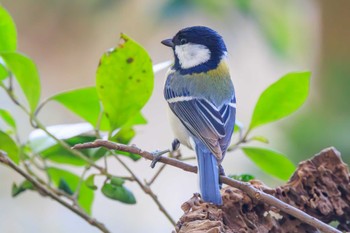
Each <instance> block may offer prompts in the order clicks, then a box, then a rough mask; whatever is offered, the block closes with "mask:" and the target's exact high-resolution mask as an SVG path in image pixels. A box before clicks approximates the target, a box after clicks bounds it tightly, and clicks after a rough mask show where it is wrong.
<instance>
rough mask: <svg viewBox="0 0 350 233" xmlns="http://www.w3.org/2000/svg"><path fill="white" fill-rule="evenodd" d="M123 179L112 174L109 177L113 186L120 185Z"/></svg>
mask: <svg viewBox="0 0 350 233" xmlns="http://www.w3.org/2000/svg"><path fill="white" fill-rule="evenodd" d="M124 182H125V180H123V179H122V178H120V177H116V176H112V177H111V184H112V185H115V186H122V185H123V184H124Z"/></svg>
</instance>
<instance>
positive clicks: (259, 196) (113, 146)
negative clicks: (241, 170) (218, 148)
mask: <svg viewBox="0 0 350 233" xmlns="http://www.w3.org/2000/svg"><path fill="white" fill-rule="evenodd" d="M96 147H105V148H107V149H110V150H119V151H124V152H130V153H134V154H138V155H140V156H142V157H144V158H146V159H148V160H153V159H154V158H155V156H154V155H153V154H152V153H150V152H147V151H144V150H141V149H139V148H137V147H136V146H135V145H132V146H127V145H123V144H118V143H114V142H110V141H106V140H96V141H94V142H88V143H84V144H77V145H75V146H74V147H73V149H86V148H96ZM159 162H162V163H165V164H168V165H171V166H174V167H177V168H180V169H182V170H184V171H188V172H193V173H197V167H196V166H192V165H189V164H187V163H184V162H181V161H179V160H176V159H173V158H168V157H161V158H160V159H159ZM220 180H221V181H222V182H223V183H224V184H227V185H229V186H232V187H235V188H238V189H240V190H242V191H244V192H246V193H247V194H248V195H249V196H250V197H251V198H252V199H255V200H257V201H259V202H263V203H266V204H268V205H271V206H274V207H277V208H278V209H280V210H281V211H283V212H285V213H287V214H290V215H292V216H293V217H295V218H297V219H299V220H300V221H302V222H305V223H307V224H309V225H311V226H313V227H315V228H317V229H319V230H321V231H323V232H325V233H340V231H338V230H337V229H335V228H333V227H331V226H330V225H328V224H325V223H323V222H321V221H320V220H318V219H316V218H314V217H312V216H310V215H308V214H306V213H304V212H303V211H301V210H299V209H297V208H295V207H293V206H291V205H289V204H287V203H284V202H282V201H281V200H279V199H277V198H275V197H273V196H272V195H269V194H267V193H264V192H263V191H261V190H259V189H257V188H255V187H253V186H252V185H251V184H249V183H245V182H241V181H237V180H233V179H230V178H228V177H226V176H220Z"/></svg>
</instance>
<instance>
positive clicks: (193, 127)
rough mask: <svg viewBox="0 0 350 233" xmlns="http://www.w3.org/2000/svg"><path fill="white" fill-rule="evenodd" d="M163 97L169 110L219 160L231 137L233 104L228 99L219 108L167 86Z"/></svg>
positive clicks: (233, 113)
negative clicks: (181, 94) (175, 91)
mask: <svg viewBox="0 0 350 233" xmlns="http://www.w3.org/2000/svg"><path fill="white" fill-rule="evenodd" d="M165 98H166V100H167V102H168V104H169V106H170V108H171V110H172V111H173V112H174V114H175V115H176V116H177V117H178V118H179V119H180V121H181V122H182V123H183V124H184V126H185V127H186V128H187V129H188V130H189V131H190V133H191V134H193V135H194V136H196V137H197V138H198V139H200V140H201V141H202V142H203V143H204V144H205V145H206V146H207V147H208V149H209V150H210V151H211V152H212V153H213V154H214V155H215V156H216V157H217V159H218V160H221V159H222V156H223V151H225V150H226V148H227V146H228V145H225V144H227V141H229V140H230V139H231V134H232V130H233V125H234V120H233V121H232V116H233V117H234V115H235V112H233V110H234V111H235V108H234V107H235V106H234V105H233V104H231V102H230V101H228V102H227V104H224V105H223V106H221V108H220V109H219V108H218V107H216V106H215V105H214V104H213V103H210V102H209V101H207V100H206V99H203V98H198V97H192V96H189V95H183V96H180V95H176V94H175V93H174V92H173V91H172V90H171V89H170V88H169V87H168V88H166V89H165ZM230 119H231V120H230ZM231 128H232V130H231ZM228 143H229V142H228ZM223 146H224V148H222V147H223ZM223 149H224V150H223Z"/></svg>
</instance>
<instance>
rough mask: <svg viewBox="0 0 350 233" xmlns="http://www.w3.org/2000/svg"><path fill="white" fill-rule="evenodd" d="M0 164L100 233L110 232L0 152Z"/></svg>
mask: <svg viewBox="0 0 350 233" xmlns="http://www.w3.org/2000/svg"><path fill="white" fill-rule="evenodd" d="M0 163H3V164H5V165H7V166H9V167H10V168H12V169H13V170H15V171H16V172H17V173H19V174H20V175H22V176H23V177H24V178H25V179H27V180H28V181H30V182H31V183H32V184H33V185H34V187H35V188H36V189H37V191H38V192H39V193H40V194H42V195H44V196H49V197H51V198H52V199H54V200H55V201H57V202H58V203H60V204H61V205H63V206H65V207H66V208H68V209H69V210H71V211H72V212H74V213H75V214H77V215H79V216H80V217H81V218H83V219H84V220H85V221H87V222H88V223H89V224H91V225H92V226H95V227H97V228H98V229H100V230H101V231H102V232H104V233H110V231H109V230H108V229H107V228H106V227H105V226H104V225H103V224H102V223H101V222H99V221H97V220H96V219H95V218H92V217H90V216H89V215H87V214H86V213H85V212H83V211H82V210H80V208H77V207H76V206H72V205H70V204H69V203H67V202H66V201H64V200H63V199H61V198H60V197H59V196H58V195H57V194H56V193H54V192H53V191H51V190H50V189H48V188H47V187H45V186H43V185H42V184H40V183H39V182H38V181H36V180H35V179H34V178H32V177H31V176H30V175H29V174H27V173H26V172H25V171H24V170H23V169H22V168H20V167H19V166H17V165H16V164H15V163H14V162H12V160H10V159H9V157H8V156H7V155H6V154H5V153H3V152H2V151H0Z"/></svg>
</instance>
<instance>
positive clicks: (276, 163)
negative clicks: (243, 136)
mask: <svg viewBox="0 0 350 233" xmlns="http://www.w3.org/2000/svg"><path fill="white" fill-rule="evenodd" d="M242 150H243V152H244V153H245V154H246V155H247V156H248V157H249V158H250V159H251V160H252V161H253V162H254V163H255V164H256V165H257V166H258V167H260V168H261V170H263V171H264V172H266V173H268V174H270V175H272V176H275V177H277V178H279V179H281V180H288V179H289V177H290V176H291V175H292V173H293V172H294V170H295V166H294V164H293V163H292V162H291V161H290V160H289V159H288V158H287V157H286V156H284V155H283V154H281V153H279V152H276V151H273V150H270V149H265V148H258V147H242Z"/></svg>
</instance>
